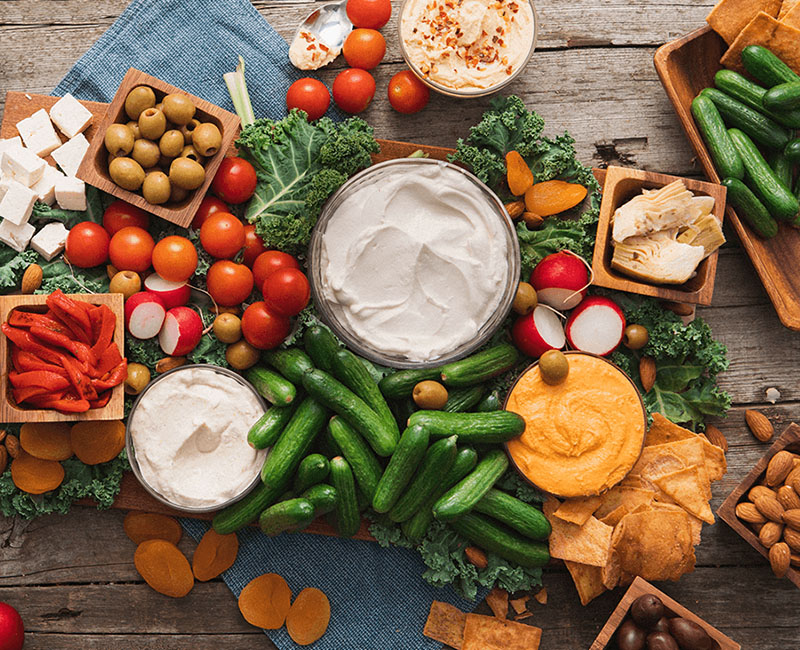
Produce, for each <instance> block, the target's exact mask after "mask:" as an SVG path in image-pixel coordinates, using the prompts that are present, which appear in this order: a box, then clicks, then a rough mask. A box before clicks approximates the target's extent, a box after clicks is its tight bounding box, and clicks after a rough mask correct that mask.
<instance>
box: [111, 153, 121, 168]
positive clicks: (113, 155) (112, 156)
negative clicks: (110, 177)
mask: <svg viewBox="0 0 800 650" xmlns="http://www.w3.org/2000/svg"><path fill="white" fill-rule="evenodd" d="M121 157H122V156H117V155H116V154H113V153H110V154H108V165H109V166H111V161H112V160H114V159H115V158H121Z"/></svg>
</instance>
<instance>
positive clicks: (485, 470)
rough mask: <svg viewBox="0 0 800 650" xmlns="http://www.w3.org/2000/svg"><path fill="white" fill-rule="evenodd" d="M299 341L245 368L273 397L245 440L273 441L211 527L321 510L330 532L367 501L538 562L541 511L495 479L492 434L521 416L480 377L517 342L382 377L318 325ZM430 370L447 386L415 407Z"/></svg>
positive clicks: (270, 524)
mask: <svg viewBox="0 0 800 650" xmlns="http://www.w3.org/2000/svg"><path fill="white" fill-rule="evenodd" d="M303 348H304V349H301V348H299V347H295V348H287V349H281V350H272V351H269V352H265V353H264V357H263V359H264V361H266V363H267V364H269V367H262V366H256V367H253V368H251V369H249V370H248V371H247V372H246V378H247V379H248V380H249V381H250V382H251V383H252V384H253V386H255V388H256V389H257V390H258V392H259V393H260V394H261V395H263V396H264V397H265V398H266V399H267V400H269V402H270V403H271V404H272V406H271V407H270V408H269V409H268V410H267V412H266V413H265V414H264V415H263V416H262V417H261V418H260V419H259V420H258V421H257V422H256V423H255V424H254V425H253V426H252V428H251V429H250V432H249V434H248V442H249V443H250V445H251V446H253V447H254V448H256V449H265V448H267V447H271V449H270V452H269V453H268V455H267V457H266V460H265V461H264V466H263V468H262V470H261V483H259V485H258V486H257V487H256V489H255V490H253V491H252V492H251V493H250V494H249V495H248V496H247V497H245V498H244V499H242V500H241V501H239V502H238V503H236V504H234V505H233V506H231V507H229V508H226V509H225V510H223V511H222V512H220V513H219V514H218V515H217V516H216V517H215V518H214V522H213V525H214V528H215V530H217V532H219V533H223V534H224V533H231V532H233V531H236V530H239V529H240V528H242V527H243V526H246V525H247V524H249V523H251V522H253V521H255V520H258V522H259V525H260V527H261V530H262V531H263V532H264V533H265V534H267V535H278V534H280V533H283V532H292V531H299V530H302V529H304V528H305V527H307V526H308V525H309V524H310V523H311V522H312V521H313V520H314V519H316V518H317V517H320V516H322V515H327V516H328V517H329V518H330V520H331V523H332V524H333V525H334V526H335V527H336V530H337V531H338V533H339V535H341V536H342V537H352V536H353V535H355V534H356V533H357V532H358V530H359V528H360V526H361V513H362V512H363V511H364V510H366V509H367V508H371V509H372V510H373V512H375V513H377V515H376V516H377V517H379V518H383V519H385V520H387V523H388V522H394V523H397V524H400V525H401V526H402V530H403V532H404V534H405V535H406V537H407V538H408V539H409V540H411V541H413V542H420V541H421V540H422V539H423V538H424V537H425V534H426V533H427V531H428V528H429V526H430V525H431V523H432V522H433V520H434V519H437V520H439V521H441V522H443V523H446V524H447V525H449V526H451V527H452V528H453V529H454V530H455V531H457V532H458V533H459V534H461V535H462V536H464V537H465V538H467V539H468V540H469V541H470V542H471V543H472V544H475V545H476V546H478V547H480V548H482V549H484V550H486V551H489V552H492V553H495V554H496V555H498V556H500V557H502V558H504V559H506V560H509V561H511V562H515V563H517V564H519V565H521V566H525V567H535V566H542V565H544V564H546V563H547V562H548V560H549V552H548V546H547V543H546V540H547V537H548V536H549V534H550V524H549V522H548V521H547V519H546V518H545V517H544V515H543V514H542V512H541V511H540V510H539V509H537V508H535V507H533V506H531V505H529V504H527V503H525V502H524V501H521V500H519V499H517V498H516V497H514V496H512V495H510V494H507V493H505V492H502V491H501V490H499V489H496V488H495V487H494V486H495V483H496V482H497V480H498V479H499V478H500V477H501V476H502V475H503V474H504V472H505V471H506V469H507V468H508V458H507V456H506V454H505V451H504V450H503V449H502V448H501V447H500V446H499V444H498V443H502V442H505V441H506V440H510V439H511V438H514V437H516V436H518V435H519V434H520V433H522V431H523V430H524V428H525V421H524V420H523V419H522V418H521V417H520V416H518V415H517V414H515V413H511V412H508V411H503V410H501V409H500V406H501V403H500V396H499V395H498V394H497V392H494V391H493V392H490V391H488V390H487V389H486V388H485V386H484V382H486V381H487V380H488V379H491V378H492V377H494V376H496V375H498V374H500V373H503V372H505V371H507V370H509V369H510V368H512V367H513V366H514V364H515V363H516V362H517V360H518V352H517V350H516V348H514V347H513V346H512V345H509V344H499V345H496V346H494V347H491V348H488V349H486V350H484V351H482V352H479V353H477V354H475V355H472V356H471V357H468V358H466V359H463V360H461V361H458V362H455V363H451V364H448V365H446V366H442V367H440V368H433V369H423V370H402V371H399V372H396V373H394V374H391V375H388V376H386V377H384V378H383V379H382V380H381V382H380V383H378V382H376V381H375V379H374V378H373V377H372V375H371V374H370V372H369V370H368V369H367V366H366V365H365V364H364V362H363V361H362V360H361V359H359V358H358V357H357V356H355V355H354V354H353V353H352V352H350V351H349V350H347V349H346V348H344V347H341V346H340V345H339V342H338V340H337V339H336V338H335V337H334V336H333V334H332V333H331V332H330V330H328V329H327V328H325V327H323V326H320V325H315V326H312V327H310V328H308V329H307V330H306V332H305V334H304V338H303ZM428 379H436V380H439V381H443V382H444V383H445V384H446V385H447V387H448V400H447V403H446V404H445V406H444V408H443V409H442V410H439V411H430V410H416V408H415V405H414V402H413V400H412V399H411V395H412V391H413V388H414V386H415V385H416V384H417V383H418V382H420V381H424V380H428ZM401 431H402V433H401Z"/></svg>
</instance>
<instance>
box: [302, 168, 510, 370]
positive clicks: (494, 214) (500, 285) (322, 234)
mask: <svg viewBox="0 0 800 650" xmlns="http://www.w3.org/2000/svg"><path fill="white" fill-rule="evenodd" d="M309 251H310V260H309V267H310V273H309V281H310V284H311V294H312V296H313V299H314V304H315V305H316V306H317V309H318V310H319V312H320V314H321V316H322V320H323V321H324V322H325V323H326V324H327V325H328V326H330V328H331V329H332V330H333V332H334V333H335V334H336V335H337V336H338V337H339V338H340V339H341V340H342V341H344V342H345V343H346V344H347V346H348V347H350V348H351V349H353V350H354V351H355V352H356V353H358V354H360V355H361V356H363V357H365V358H367V359H369V360H371V361H373V362H375V363H378V364H381V365H384V366H390V367H393V368H424V367H433V366H438V365H443V364H445V363H448V362H449V361H453V360H455V359H459V358H461V357H464V356H466V355H468V354H469V353H470V352H472V351H474V350H476V349H477V348H479V347H480V346H482V345H483V344H484V343H486V342H487V341H488V340H489V338H490V337H491V336H492V335H493V334H494V333H495V332H496V331H497V329H498V328H499V327H500V326H501V325H502V323H503V321H504V320H505V318H506V317H507V316H508V312H509V310H510V309H511V303H512V302H513V301H514V296H515V295H516V291H517V286H518V283H519V273H520V257H519V244H518V242H517V235H516V231H515V229H514V224H513V222H512V221H511V219H510V218H509V216H508V213H507V212H506V210H505V208H504V207H503V203H502V202H501V201H500V199H499V198H498V197H497V196H496V195H495V194H494V192H492V191H491V190H490V189H489V188H488V187H486V185H484V184H483V183H482V182H481V181H479V180H478V179H477V178H476V177H475V176H473V175H472V174H471V173H469V172H468V171H466V170H464V169H462V168H461V167H457V166H456V165H452V164H450V163H446V162H442V161H438V160H430V159H424V158H400V159H396V160H389V161H386V162H383V163H379V164H377V165H373V166H372V167H369V168H367V169H365V170H364V171H362V172H361V173H359V174H356V175H355V176H353V178H351V179H350V180H349V181H348V182H347V183H345V184H344V185H342V187H341V188H339V190H338V191H337V192H336V193H335V194H334V195H333V196H332V197H331V198H330V199H329V200H328V202H327V203H326V204H325V206H324V207H323V209H322V214H321V215H320V218H319V221H318V222H317V225H316V226H315V228H314V232H313V233H312V236H311V245H310V249H309Z"/></svg>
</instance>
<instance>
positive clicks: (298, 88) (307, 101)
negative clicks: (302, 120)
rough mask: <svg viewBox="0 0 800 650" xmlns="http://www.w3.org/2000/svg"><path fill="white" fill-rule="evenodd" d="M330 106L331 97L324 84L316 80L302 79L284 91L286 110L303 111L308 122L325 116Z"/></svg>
mask: <svg viewBox="0 0 800 650" xmlns="http://www.w3.org/2000/svg"><path fill="white" fill-rule="evenodd" d="M330 105H331V95H330V93H329V92H328V89H327V88H326V87H325V84H324V83H322V82H321V81H319V80H318V79H312V78H311V77H303V78H302V79H298V80H297V81H295V82H294V83H293V84H292V85H291V86H289V90H288V91H286V109H287V110H292V109H293V108H299V109H300V110H301V111H305V112H306V114H307V115H308V119H309V121H311V120H318V119H319V118H321V117H322V116H323V115H325V111H327V110H328V106H330Z"/></svg>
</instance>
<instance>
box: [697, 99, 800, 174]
mask: <svg viewBox="0 0 800 650" xmlns="http://www.w3.org/2000/svg"><path fill="white" fill-rule="evenodd" d="M698 96H699V97H707V98H708V99H710V100H711V101H712V102H714V105H715V106H716V107H717V110H718V111H719V112H720V115H722V119H723V120H725V124H727V125H728V126H731V127H736V128H737V129H739V130H741V131H744V132H745V133H747V135H749V136H750V137H751V138H753V139H754V140H756V141H757V142H758V143H759V144H763V145H764V146H765V147H769V148H770V149H783V148H784V147H785V146H786V143H787V142H789V140H791V131H789V129H787V128H785V127H783V126H781V125H780V124H778V123H777V122H775V120H772V119H770V118H768V117H767V116H766V115H764V114H763V113H759V112H758V111H754V110H753V109H752V108H750V107H749V106H745V105H744V104H742V103H741V102H738V101H736V100H735V99H734V98H733V97H730V96H729V95H726V94H725V93H723V92H721V91H719V90H717V89H716V88H706V89H705V90H702V91H701V92H700V95H698ZM728 133H729V134H730V131H729V132H728ZM736 151H737V153H738V154H739V156H742V152H741V151H740V150H739V148H738V147H736ZM743 162H744V161H743ZM745 168H747V163H745Z"/></svg>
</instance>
